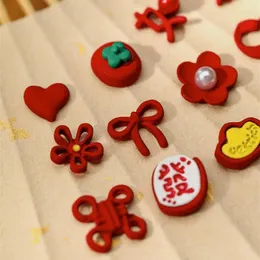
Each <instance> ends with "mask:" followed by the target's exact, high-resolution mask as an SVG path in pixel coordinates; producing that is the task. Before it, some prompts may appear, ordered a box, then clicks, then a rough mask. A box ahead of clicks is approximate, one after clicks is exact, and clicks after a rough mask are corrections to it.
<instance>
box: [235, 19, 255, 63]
mask: <svg viewBox="0 0 260 260" xmlns="http://www.w3.org/2000/svg"><path fill="white" fill-rule="evenodd" d="M256 31H260V19H259V20H245V21H243V22H240V23H239V24H238V25H237V27H236V30H235V33H234V38H235V42H236V44H237V47H238V48H239V49H240V50H241V51H242V52H243V53H244V54H245V55H247V56H249V57H251V58H255V59H260V44H259V45H257V46H247V45H245V44H244V43H243V40H242V38H243V36H244V35H245V34H248V33H251V32H256Z"/></svg>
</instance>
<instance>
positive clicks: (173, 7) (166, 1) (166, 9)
mask: <svg viewBox="0 0 260 260" xmlns="http://www.w3.org/2000/svg"><path fill="white" fill-rule="evenodd" d="M179 6H180V3H179V0H158V7H159V12H160V13H161V14H163V15H172V14H174V13H176V12H177V11H178V9H179Z"/></svg>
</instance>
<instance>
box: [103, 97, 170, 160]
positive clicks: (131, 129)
mask: <svg viewBox="0 0 260 260" xmlns="http://www.w3.org/2000/svg"><path fill="white" fill-rule="evenodd" d="M150 109H154V110H156V111H157V113H156V114H154V115H152V116H143V115H144V113H145V112H147V111H148V110H150ZM163 116H164V110H163V107H162V105H161V104H160V103H159V102H158V101H156V100H147V101H145V102H143V103H142V104H141V105H140V106H139V107H138V109H137V110H136V112H132V113H131V116H130V117H118V118H115V119H113V120H111V121H110V122H109V123H108V127H107V131H108V133H109V135H110V136H111V137H112V138H113V139H115V140H119V141H127V140H131V139H132V140H133V141H134V143H135V145H136V147H137V149H138V150H139V151H140V153H141V154H142V155H143V156H148V155H149V154H150V151H149V150H148V148H147V146H146V145H145V143H144V142H143V140H142V139H141V136H140V134H139V129H140V128H146V129H147V130H148V131H149V132H150V133H151V134H153V135H154V136H155V138H156V140H157V142H158V143H159V145H160V147H162V148H166V147H167V146H168V142H167V140H166V138H165V136H164V135H163V133H162V131H161V130H160V129H159V128H158V127H157V126H156V125H158V124H159V123H160V122H161V121H162V119H163ZM119 127H126V128H125V129H124V130H122V131H117V130H116V129H117V128H119Z"/></svg>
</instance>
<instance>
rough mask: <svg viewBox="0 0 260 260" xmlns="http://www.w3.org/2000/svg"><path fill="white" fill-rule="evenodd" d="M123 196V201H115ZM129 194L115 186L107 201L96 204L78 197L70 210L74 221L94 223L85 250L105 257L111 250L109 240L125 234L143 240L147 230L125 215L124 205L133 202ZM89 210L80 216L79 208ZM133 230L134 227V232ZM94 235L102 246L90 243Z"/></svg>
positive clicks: (126, 188)
mask: <svg viewBox="0 0 260 260" xmlns="http://www.w3.org/2000/svg"><path fill="white" fill-rule="evenodd" d="M119 195H124V196H125V197H124V198H122V199H121V198H119V197H118V196H119ZM133 199H134V193H133V191H132V190H131V189H130V188H129V187H128V186H125V185H117V186H115V187H114V188H112V189H111V190H110V192H109V194H108V198H107V199H106V200H104V201H101V202H96V200H95V198H94V197H92V196H89V195H87V196H82V197H80V198H79V199H77V200H76V201H75V203H74V204H73V206H72V213H73V215H74V217H75V218H76V219H77V220H78V221H80V222H82V223H91V222H94V223H95V227H94V228H93V229H92V230H91V231H90V232H89V233H88V234H87V236H86V241H87V244H88V245H89V247H90V248H91V249H92V250H94V251H96V252H99V253H106V252H108V251H110V250H111V247H112V238H113V237H114V236H118V235H122V234H126V236H127V237H128V238H130V239H135V240H138V239H143V238H144V237H145V235H146V231H147V226H146V223H145V221H144V220H143V219H142V218H139V217H137V216H136V215H134V214H130V213H129V212H128V207H127V206H128V205H129V204H130V203H131V202H132V201H133ZM84 205H85V206H91V207H92V212H91V213H90V214H89V215H86V214H83V213H81V212H80V207H81V206H84ZM133 227H138V228H139V230H138V231H134V230H133ZM94 235H99V236H100V238H101V239H102V240H103V242H104V243H103V244H100V243H98V241H95V240H94Z"/></svg>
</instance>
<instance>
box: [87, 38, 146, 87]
mask: <svg viewBox="0 0 260 260" xmlns="http://www.w3.org/2000/svg"><path fill="white" fill-rule="evenodd" d="M91 68H92V70H93V72H94V74H95V75H96V76H97V77H98V78H99V80H100V81H102V82H103V83H104V84H106V85H108V86H111V87H117V88H122V87H128V86H131V85H133V84H134V83H135V82H136V81H137V79H138V78H139V76H140V73H141V69H142V63H141V59H140V57H139V56H138V54H137V53H136V52H135V50H134V49H133V48H132V47H131V46H129V45H128V44H126V43H122V42H110V43H106V44H104V45H102V46H101V47H100V48H98V49H97V50H96V51H95V52H94V54H93V56H92V58H91Z"/></svg>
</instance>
